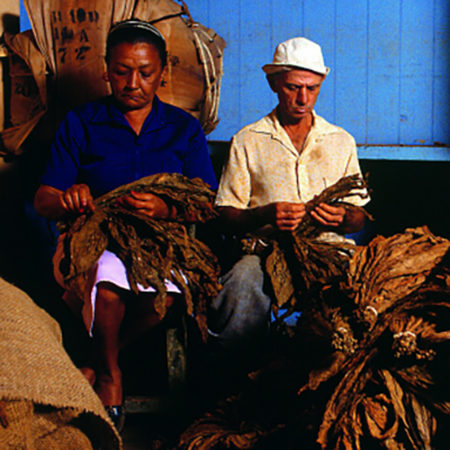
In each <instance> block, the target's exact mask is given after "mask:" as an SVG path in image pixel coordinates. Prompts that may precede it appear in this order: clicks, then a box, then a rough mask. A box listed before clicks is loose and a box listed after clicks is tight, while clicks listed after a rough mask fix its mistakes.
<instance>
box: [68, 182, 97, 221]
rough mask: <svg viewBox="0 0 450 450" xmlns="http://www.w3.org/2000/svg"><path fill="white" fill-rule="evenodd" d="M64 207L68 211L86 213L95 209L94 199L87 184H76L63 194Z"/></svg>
mask: <svg viewBox="0 0 450 450" xmlns="http://www.w3.org/2000/svg"><path fill="white" fill-rule="evenodd" d="M61 203H62V207H63V208H64V210H65V211H66V212H72V213H77V214H85V213H87V212H89V211H94V209H95V206H94V199H93V197H92V195H91V191H90V189H89V187H88V186H86V185H85V184H74V185H73V186H71V187H70V188H69V189H67V190H66V191H64V192H63V193H62V194H61Z"/></svg>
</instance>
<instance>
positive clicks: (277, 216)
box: [262, 202, 306, 231]
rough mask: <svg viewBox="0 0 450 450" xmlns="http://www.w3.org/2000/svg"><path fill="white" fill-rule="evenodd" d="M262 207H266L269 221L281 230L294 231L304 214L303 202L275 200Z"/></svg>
mask: <svg viewBox="0 0 450 450" xmlns="http://www.w3.org/2000/svg"><path fill="white" fill-rule="evenodd" d="M262 208H267V211H266V214H267V217H268V219H269V222H270V223H272V225H275V226H276V227H277V228H278V229H279V230H283V231H294V230H295V229H296V228H297V227H298V226H299V224H300V222H301V221H302V220H303V218H304V217H305V215H306V209H305V205H304V203H289V202H277V203H271V204H270V205H267V206H263V207H262Z"/></svg>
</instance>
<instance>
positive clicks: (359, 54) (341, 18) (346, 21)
mask: <svg viewBox="0 0 450 450" xmlns="http://www.w3.org/2000/svg"><path fill="white" fill-rule="evenodd" d="M367 15H368V5H367V2H366V1H358V2H355V1H354V0H341V1H339V2H338V3H337V8H336V61H335V65H334V67H333V68H332V69H331V70H332V71H333V72H332V73H334V77H335V82H336V91H335V98H334V102H335V108H336V117H335V123H336V125H339V126H342V127H343V128H345V129H346V130H347V131H348V132H349V133H351V134H352V135H353V136H354V137H355V139H356V141H357V142H366V140H367V139H366V137H367V121H366V113H367V103H368V99H367V63H368V61H367V59H368V58H367V55H368V53H367V51H368V24H367Z"/></svg>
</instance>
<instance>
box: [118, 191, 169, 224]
mask: <svg viewBox="0 0 450 450" xmlns="http://www.w3.org/2000/svg"><path fill="white" fill-rule="evenodd" d="M117 203H118V204H119V205H121V206H123V207H124V208H128V209H132V210H134V211H135V212H139V213H141V214H144V215H146V216H148V217H150V218H152V219H171V218H174V217H173V216H175V215H176V210H175V208H174V207H172V208H171V207H169V205H168V204H167V203H166V202H165V201H164V200H162V199H161V198H160V197H158V196H156V195H153V194H149V193H145V192H135V191H132V192H131V196H124V197H119V198H118V199H117Z"/></svg>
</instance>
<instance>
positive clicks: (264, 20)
mask: <svg viewBox="0 0 450 450" xmlns="http://www.w3.org/2000/svg"><path fill="white" fill-rule="evenodd" d="M186 2H187V4H188V6H189V9H190V11H191V13H192V15H193V17H194V19H195V20H197V21H199V22H201V23H203V24H204V25H206V26H208V27H210V28H213V29H214V30H215V31H216V32H217V33H218V34H219V35H220V36H222V37H223V38H224V39H225V40H226V41H227V47H226V49H225V54H224V76H223V79H222V95H221V103H220V109H219V117H220V123H219V125H218V127H217V129H216V130H215V131H214V132H213V133H211V134H210V135H209V137H208V138H209V139H210V140H211V141H228V140H229V139H230V138H231V136H232V135H233V134H234V133H236V132H237V131H238V130H239V129H240V128H241V127H243V126H244V125H246V124H248V123H249V122H252V121H254V120H257V119H259V118H260V117H261V116H263V115H264V114H266V113H267V112H269V111H270V110H271V109H272V108H273V107H274V106H275V104H276V97H275V96H274V94H273V93H272V91H271V90H270V88H269V87H268V85H267V82H266V79H265V76H264V73H263V72H262V71H261V66H262V65H263V64H265V63H267V62H269V61H271V59H272V56H273V52H274V50H275V47H276V45H277V44H278V43H279V42H281V41H283V40H286V39H289V38H291V37H295V36H301V35H302V36H305V37H308V38H310V39H312V40H316V41H317V42H318V43H319V44H320V45H321V46H322V48H323V53H324V57H325V62H326V64H327V65H328V66H329V67H331V73H330V75H329V76H328V77H327V79H326V80H325V82H324V85H323V88H322V92H321V94H320V97H319V100H318V102H317V105H316V110H317V112H318V113H319V114H321V115H323V116H324V117H325V118H326V119H328V120H330V121H331V122H334V123H336V124H337V125H340V126H342V127H344V128H345V129H347V130H348V131H349V132H351V133H352V134H353V135H354V136H355V138H356V140H357V142H358V143H360V144H367V146H366V147H362V148H364V149H366V148H367V149H370V150H361V151H363V152H364V153H365V154H366V155H369V156H368V157H370V158H372V157H376V158H381V159H386V158H387V159H397V158H399V159H405V158H406V159H418V160H420V159H424V160H427V159H430V160H450V158H449V152H448V151H447V148H446V147H444V146H442V145H441V144H447V145H448V144H450V126H449V124H450V0H383V1H380V0H356V1H355V0H186ZM21 11H22V14H21V29H22V30H23V29H26V28H29V22H28V21H27V20H26V17H25V14H24V9H23V4H22V2H21ZM434 143H438V144H437V147H436V148H433V147H430V145H433V144H434ZM439 143H440V144H439ZM376 144H383V146H381V147H376ZM386 144H388V145H391V147H386V146H384V145H386ZM405 144H406V145H415V144H426V146H413V147H402V146H401V145H405ZM405 149H406V150H405ZM436 158H438V159H436Z"/></svg>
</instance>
